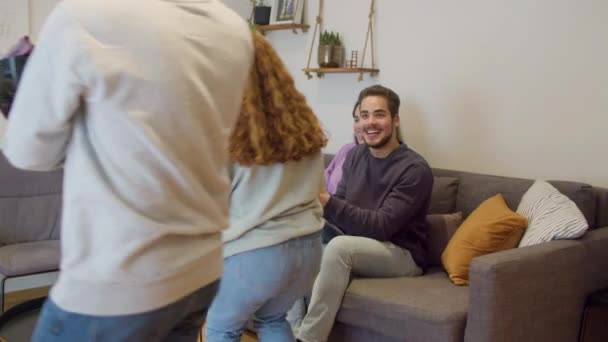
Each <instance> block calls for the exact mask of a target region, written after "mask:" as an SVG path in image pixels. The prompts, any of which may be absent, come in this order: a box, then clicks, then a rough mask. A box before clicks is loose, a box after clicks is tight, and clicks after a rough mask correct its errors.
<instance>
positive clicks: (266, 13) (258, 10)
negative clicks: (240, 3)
mask: <svg viewBox="0 0 608 342" xmlns="http://www.w3.org/2000/svg"><path fill="white" fill-rule="evenodd" d="M249 2H251V15H250V16H249V22H250V23H253V24H255V25H268V24H269V23H270V13H271V9H272V8H271V7H270V6H267V5H266V0H249Z"/></svg>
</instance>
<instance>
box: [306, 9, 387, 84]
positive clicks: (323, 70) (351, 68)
mask: <svg viewBox="0 0 608 342" xmlns="http://www.w3.org/2000/svg"><path fill="white" fill-rule="evenodd" d="M375 4H376V0H370V9H369V16H368V18H369V20H368V25H367V34H366V35H365V44H364V45H363V54H362V58H361V64H360V66H357V59H358V55H359V53H358V51H353V52H352V53H351V60H350V61H349V63H348V64H347V65H346V67H333V68H331V67H323V66H322V64H321V60H322V58H321V56H322V55H323V56H325V53H323V54H322V53H321V52H320V51H317V57H318V60H319V66H321V67H320V68H311V67H310V60H311V59H312V49H313V47H314V46H315V41H316V38H317V32H319V49H320V48H321V46H322V42H321V39H322V35H323V33H326V31H325V32H322V30H321V23H322V21H323V19H322V13H323V0H319V13H318V14H317V19H316V23H315V30H314V34H313V38H312V43H311V45H310V50H309V52H308V62H307V64H306V68H304V69H303V71H304V73H305V74H306V76H307V77H308V79H309V80H310V79H312V74H311V73H316V74H317V76H318V77H323V75H324V74H329V73H358V74H359V81H362V80H363V74H365V73H369V74H370V75H371V76H376V75H377V74H378V73H379V72H380V70H379V69H377V68H376V61H375V59H374V30H373V20H374V16H375V10H374V8H375ZM368 42H369V43H370V45H371V59H372V60H371V68H366V67H364V65H365V53H366V52H367V44H368ZM343 60H344V47H342V57H341V62H340V63H339V64H338V65H339V66H342V65H343V64H342V63H343ZM325 61H326V59H325V57H324V58H323V62H324V63H325Z"/></svg>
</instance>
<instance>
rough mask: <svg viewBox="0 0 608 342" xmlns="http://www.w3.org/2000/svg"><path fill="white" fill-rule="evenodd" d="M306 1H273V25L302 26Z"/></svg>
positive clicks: (271, 18)
mask: <svg viewBox="0 0 608 342" xmlns="http://www.w3.org/2000/svg"><path fill="white" fill-rule="evenodd" d="M304 1H305V0H273V3H272V9H271V13H270V23H271V24H301V23H302V14H303V12H304Z"/></svg>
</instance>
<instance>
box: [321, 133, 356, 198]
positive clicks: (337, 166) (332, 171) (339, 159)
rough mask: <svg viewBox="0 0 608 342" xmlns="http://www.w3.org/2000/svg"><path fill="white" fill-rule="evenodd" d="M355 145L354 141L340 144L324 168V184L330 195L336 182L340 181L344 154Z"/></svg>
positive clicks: (335, 187) (334, 191)
mask: <svg viewBox="0 0 608 342" xmlns="http://www.w3.org/2000/svg"><path fill="white" fill-rule="evenodd" d="M355 146H357V144H355V143H348V144H346V145H344V146H342V148H341V149H340V150H339V151H338V153H337V154H336V155H335V156H334V158H333V159H332V160H331V162H330V163H329V165H328V166H327V168H326V169H325V185H326V186H327V192H329V194H330V195H333V194H335V193H336V190H337V189H338V183H340V180H341V179H342V165H344V160H345V159H346V155H348V152H350V150H352V149H353V147H355Z"/></svg>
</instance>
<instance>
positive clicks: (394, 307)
mask: <svg viewBox="0 0 608 342" xmlns="http://www.w3.org/2000/svg"><path fill="white" fill-rule="evenodd" d="M468 296H469V295H468V288H466V287H458V286H454V285H452V283H451V282H450V280H449V279H448V278H447V276H446V274H445V272H443V270H442V269H441V268H431V269H429V270H428V272H427V273H426V274H425V275H424V276H422V277H399V278H355V279H353V281H352V282H351V284H350V285H349V287H348V289H347V291H346V294H345V296H344V300H343V302H342V307H341V308H340V311H339V312H338V315H337V317H336V320H337V321H338V322H341V323H344V324H348V325H353V326H358V327H362V328H365V329H368V330H371V331H375V332H379V333H382V334H384V335H387V336H392V337H395V338H398V339H400V340H401V341H456V340H459V339H460V340H461V339H462V336H464V328H465V323H466V317H467V308H468ZM454 336H456V337H457V338H454Z"/></svg>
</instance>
